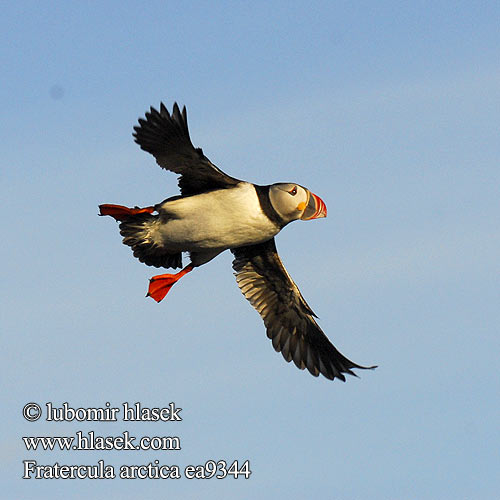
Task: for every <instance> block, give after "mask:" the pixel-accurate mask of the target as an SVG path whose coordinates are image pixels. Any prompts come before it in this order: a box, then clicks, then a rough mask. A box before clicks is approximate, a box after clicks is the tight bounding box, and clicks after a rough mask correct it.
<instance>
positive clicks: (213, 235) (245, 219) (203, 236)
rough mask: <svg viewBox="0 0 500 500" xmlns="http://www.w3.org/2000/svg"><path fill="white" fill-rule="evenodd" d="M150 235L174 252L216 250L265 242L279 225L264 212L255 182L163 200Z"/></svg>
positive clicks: (149, 231) (212, 251)
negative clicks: (158, 217) (162, 218)
mask: <svg viewBox="0 0 500 500" xmlns="http://www.w3.org/2000/svg"><path fill="white" fill-rule="evenodd" d="M159 212H160V215H165V216H166V222H163V221H161V220H160V219H157V220H156V221H155V223H154V224H153V225H152V226H150V227H149V228H148V229H149V230H148V233H149V234H148V236H149V238H148V239H150V240H151V241H154V242H155V243H156V244H157V245H161V246H163V247H164V248H165V249H167V250H168V251H170V252H181V251H182V252H202V253H207V252H208V253H213V254H214V256H215V255H216V254H218V253H220V252H221V251H223V250H226V249H228V248H236V247H240V246H245V245H252V244H256V243H261V242H263V241H267V240H268V239H270V238H272V237H273V236H275V235H276V234H277V233H278V232H279V228H278V227H277V226H276V225H275V224H274V223H272V222H271V221H270V220H269V218H268V217H267V216H266V215H265V214H264V213H263V212H262V209H261V207H260V203H259V199H258V196H257V193H256V192H255V188H254V186H253V185H252V184H249V183H242V184H240V185H239V186H238V187H236V188H229V189H223V190H219V191H212V192H210V193H203V194H200V195H195V196H189V197H186V198H180V199H177V200H173V201H167V202H165V203H163V205H162V206H161V208H160V210H159Z"/></svg>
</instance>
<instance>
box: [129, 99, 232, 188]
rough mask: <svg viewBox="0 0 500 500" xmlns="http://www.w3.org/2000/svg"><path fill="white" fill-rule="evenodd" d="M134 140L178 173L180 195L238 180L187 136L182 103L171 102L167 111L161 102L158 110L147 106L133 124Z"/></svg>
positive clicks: (163, 165)
mask: <svg viewBox="0 0 500 500" xmlns="http://www.w3.org/2000/svg"><path fill="white" fill-rule="evenodd" d="M133 135H134V138H135V142H137V144H139V146H140V147H141V149H143V150H144V151H147V152H148V153H150V154H152V155H153V156H154V157H155V158H156V162H157V163H158V165H160V167H162V168H164V169H166V170H170V171H172V172H174V173H176V174H180V177H179V188H180V190H181V193H182V194H183V195H193V194H200V193H204V192H206V191H211V190H214V189H224V188H227V187H231V186H235V185H236V184H238V183H239V182H240V181H239V180H238V179H235V178H233V177H230V176H229V175H227V174H225V173H224V172H223V171H222V170H220V169H219V168H217V167H216V166H215V165H214V164H213V163H212V162H211V161H210V160H209V159H208V158H207V157H206V156H205V155H204V154H203V151H202V150H201V149H200V148H195V147H194V146H193V144H192V142H191V138H190V137H189V129H188V124H187V112H186V107H185V106H184V107H183V108H182V112H181V111H180V109H179V106H178V105H177V103H174V106H173V110H172V114H170V113H169V112H168V110H167V108H166V107H165V105H164V104H163V103H160V111H157V110H156V109H155V108H153V107H151V108H150V110H149V111H148V112H146V116H145V118H139V125H138V126H135V127H134V134H133Z"/></svg>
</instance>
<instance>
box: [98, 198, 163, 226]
mask: <svg viewBox="0 0 500 500" xmlns="http://www.w3.org/2000/svg"><path fill="white" fill-rule="evenodd" d="M99 210H100V213H99V215H110V216H111V217H113V218H114V219H115V220H117V221H119V222H123V221H124V220H127V219H128V218H129V217H130V216H131V215H135V214H144V213H146V214H152V213H153V212H154V211H155V209H154V207H146V208H138V207H136V208H128V207H124V206H122V205H112V204H110V203H105V204H104V205H99Z"/></svg>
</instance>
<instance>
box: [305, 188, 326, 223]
mask: <svg viewBox="0 0 500 500" xmlns="http://www.w3.org/2000/svg"><path fill="white" fill-rule="evenodd" d="M309 194H310V196H309V203H308V204H307V207H306V209H305V210H304V213H303V214H302V217H301V219H302V220H311V219H320V218H321V217H326V205H325V202H324V201H323V200H322V199H321V198H320V197H319V196H317V195H315V194H314V193H311V192H309Z"/></svg>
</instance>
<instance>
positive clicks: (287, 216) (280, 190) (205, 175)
mask: <svg viewBox="0 0 500 500" xmlns="http://www.w3.org/2000/svg"><path fill="white" fill-rule="evenodd" d="M133 135H134V138H135V142H137V144H139V146H140V147H141V149H143V150H144V151H147V152H148V153H150V154H152V155H153V156H154V157H155V159H156V162H157V163H158V164H159V165H160V167H162V168H164V169H166V170H170V171H172V172H174V173H176V174H178V175H179V182H178V184H179V188H180V192H181V194H180V195H178V196H173V197H170V198H167V199H166V200H165V201H162V202H161V203H159V204H157V205H154V206H150V207H145V208H139V207H135V208H127V207H124V206H122V205H113V204H104V205H100V206H99V208H100V214H99V215H110V216H111V217H113V218H114V219H115V220H117V221H118V222H120V226H119V227H120V234H121V235H122V236H123V243H124V244H125V245H128V246H130V247H131V248H132V250H133V253H134V256H135V257H137V258H138V259H139V260H140V261H141V262H143V263H144V264H146V265H148V266H154V267H162V268H173V269H177V268H182V269H181V270H180V271H179V272H177V273H176V274H160V275H157V276H154V277H153V278H151V280H150V283H149V290H148V294H147V296H149V297H152V298H153V299H154V300H156V301H157V302H160V301H161V300H162V299H163V298H164V297H165V296H166V294H167V293H168V292H169V290H170V289H171V287H172V286H173V285H174V284H175V283H176V282H177V281H178V280H179V279H180V278H182V276H184V275H186V274H187V273H190V272H191V271H193V269H195V268H196V267H199V266H201V265H203V264H206V263H207V262H209V261H210V260H212V259H213V258H214V257H216V256H217V255H219V254H220V253H221V252H223V251H225V250H230V251H231V252H232V253H233V255H234V261H233V269H234V271H235V276H236V281H237V283H238V286H239V288H240V289H241V292H242V293H243V295H244V296H245V298H246V299H247V300H248V301H249V302H250V303H251V304H252V306H253V307H254V308H255V309H256V310H257V311H258V312H259V314H260V315H261V317H262V319H263V320H264V324H265V326H266V329H267V336H268V337H269V338H270V339H271V341H272V345H273V347H274V349H275V350H276V351H278V352H281V354H282V355H283V357H284V358H285V360H286V361H287V362H290V361H292V360H293V362H294V363H295V365H296V366H297V367H298V368H300V369H301V370H303V369H304V368H307V369H308V371H309V372H310V373H311V374H312V375H314V376H315V377H317V376H318V375H319V374H320V373H321V374H322V375H324V376H325V377H326V378H328V379H330V380H333V379H335V378H338V379H340V380H343V381H345V376H344V374H345V373H349V374H350V375H356V374H355V373H354V372H353V371H352V369H353V368H361V369H372V368H375V367H374V366H370V367H365V366H360V365H357V364H356V363H354V362H352V361H350V360H349V359H347V358H346V357H345V356H343V355H342V354H341V353H340V352H339V351H338V350H337V349H336V348H335V347H334V346H333V344H332V343H331V342H330V341H329V340H328V338H327V337H326V335H325V334H324V333H323V331H322V330H321V328H320V327H319V326H318V324H317V323H316V320H315V319H314V318H317V316H316V315H315V314H314V312H313V311H312V309H311V308H310V307H309V305H308V304H307V302H306V301H305V300H304V297H302V294H301V293H300V291H299V289H298V287H297V285H296V284H295V283H294V281H293V280H292V278H291V277H290V275H289V274H288V272H287V271H286V269H285V267H284V266H283V263H282V262H281V259H280V257H279V255H278V252H277V250H276V244H275V241H274V237H275V236H276V235H277V234H278V233H279V232H280V231H281V230H282V229H283V228H284V227H285V226H286V225H287V224H289V223H290V222H292V221H295V220H299V219H300V220H312V219H318V218H321V217H326V212H327V211H326V205H325V203H324V202H323V200H322V199H321V198H320V197H319V196H317V195H316V194H314V193H312V192H311V191H309V190H308V189H306V188H305V187H303V186H301V185H299V184H296V183H289V182H285V183H277V184H271V185H267V186H259V185H256V184H252V183H250V182H246V181H242V180H239V179H236V178H234V177H230V176H229V175H227V174H225V173H224V172H223V171H222V170H220V169H219V168H217V167H216V166H215V165H214V164H213V163H212V162H211V161H210V160H209V159H208V158H207V157H206V156H205V155H204V154H203V151H202V150H201V149H200V148H195V147H194V146H193V144H192V143H191V139H190V137H189V130H188V124H187V113H186V107H184V108H183V109H182V112H181V111H180V109H179V106H178V105H177V103H175V104H174V106H173V111H172V114H170V113H169V112H168V110H167V108H166V107H165V106H164V105H163V103H161V104H160V110H159V111H158V110H156V109H154V108H153V107H151V108H150V111H149V112H147V113H146V116H145V119H142V118H140V119H139V125H137V126H136V127H134V134H133ZM183 252H189V256H190V262H189V264H188V265H187V266H185V267H184V268H183V267H182V253H183Z"/></svg>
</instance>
